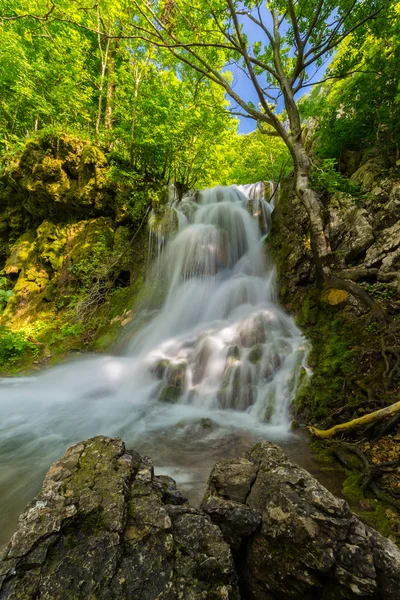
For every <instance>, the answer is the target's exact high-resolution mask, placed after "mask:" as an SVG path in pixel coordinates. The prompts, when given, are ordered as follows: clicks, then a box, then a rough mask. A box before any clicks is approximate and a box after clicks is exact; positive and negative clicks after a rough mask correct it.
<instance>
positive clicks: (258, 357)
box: [247, 344, 264, 365]
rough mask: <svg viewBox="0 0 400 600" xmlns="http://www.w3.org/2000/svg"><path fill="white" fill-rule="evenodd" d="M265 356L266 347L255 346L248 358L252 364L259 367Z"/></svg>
mask: <svg viewBox="0 0 400 600" xmlns="http://www.w3.org/2000/svg"><path fill="white" fill-rule="evenodd" d="M263 356H264V346H263V345H262V344H257V345H256V346H253V348H252V349H251V350H250V352H249V353H248V355H247V358H248V360H249V361H250V362H251V363H253V364H255V365H258V364H260V362H261V361H262V358H263Z"/></svg>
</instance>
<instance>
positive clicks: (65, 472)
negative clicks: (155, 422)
mask: <svg viewBox="0 0 400 600" xmlns="http://www.w3.org/2000/svg"><path fill="white" fill-rule="evenodd" d="M36 597H40V598H43V599H44V600H45V599H47V600H50V599H51V600H54V599H55V598H57V599H59V600H63V599H65V600H67V599H68V600H70V599H71V598H76V599H80V600H93V598H98V599H109V598H118V599H119V600H123V599H124V598H126V599H127V600H128V599H132V598H138V597H141V598H143V599H146V600H156V599H157V600H172V599H176V600H178V599H180V600H189V599H190V600H203V599H209V600H238V599H239V593H238V588H237V583H236V574H235V569H234V564H233V559H232V555H231V551H230V548H229V546H228V544H227V543H226V542H225V541H224V540H223V537H222V534H221V532H220V530H219V529H218V527H217V526H216V525H214V524H212V522H211V520H210V519H209V517H208V516H206V515H205V514H202V513H201V512H200V511H198V510H195V509H194V508H191V507H190V506H189V504H188V502H187V501H186V499H185V498H184V497H183V496H182V495H181V494H180V492H179V491H178V490H177V489H176V486H175V482H174V481H173V480H172V479H170V478H169V477H165V476H163V477H162V476H161V477H155V476H154V473H153V466H152V463H151V460H150V459H149V458H147V457H144V458H142V457H140V456H139V455H138V454H137V453H136V452H134V451H128V450H127V449H126V448H125V445H124V443H123V442H122V441H121V440H119V439H111V438H106V437H103V436H99V437H97V438H92V439H89V440H87V441H85V442H82V443H79V444H76V445H75V446H72V447H71V448H69V449H68V450H67V451H66V453H65V454H64V456H63V457H62V458H61V459H60V460H59V461H57V462H56V463H55V464H54V465H53V466H52V467H51V468H50V470H49V471H48V473H47V476H46V478H45V481H44V483H43V488H42V491H41V492H40V494H39V495H38V496H37V497H36V498H35V499H34V501H33V502H32V503H31V504H30V505H29V506H28V507H27V509H26V511H25V512H24V514H23V515H22V516H21V518H20V520H19V525H18V528H17V531H16V533H15V534H14V536H13V537H12V539H11V541H10V543H9V545H8V547H7V548H6V550H5V552H4V554H3V556H2V560H1V562H0V598H1V599H2V600H3V599H4V600H5V599H8V598H10V599H11V598H26V599H33V598H36Z"/></svg>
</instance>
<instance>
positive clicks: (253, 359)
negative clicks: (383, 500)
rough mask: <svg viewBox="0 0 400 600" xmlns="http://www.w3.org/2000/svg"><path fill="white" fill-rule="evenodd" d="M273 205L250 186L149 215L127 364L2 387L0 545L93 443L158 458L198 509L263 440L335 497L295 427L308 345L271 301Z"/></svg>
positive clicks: (331, 478) (88, 364) (79, 362)
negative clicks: (150, 257)
mask: <svg viewBox="0 0 400 600" xmlns="http://www.w3.org/2000/svg"><path fill="white" fill-rule="evenodd" d="M266 195H267V198H266ZM269 197H271V191H270V190H268V189H267V190H265V187H264V185H262V184H254V185H248V186H237V187H236V186H232V187H229V188H213V189H209V190H204V191H203V192H197V193H189V194H188V195H186V196H185V197H184V198H183V200H182V201H181V202H179V203H176V202H172V203H171V205H170V206H169V207H168V210H167V212H166V216H165V217H164V218H163V219H162V220H161V222H157V220H156V219H155V216H154V215H153V216H152V217H151V219H150V228H151V232H152V233H151V239H150V244H151V251H152V253H153V254H156V259H155V261H154V264H153V265H152V266H151V268H150V269H149V276H148V284H147V291H146V294H147V295H146V300H145V301H144V302H143V311H142V312H145V313H146V319H147V324H146V325H145V326H143V327H142V328H141V329H140V330H139V332H137V333H135V334H132V339H131V341H130V343H129V347H128V349H127V351H126V352H125V354H124V355H123V356H104V355H102V356H99V355H97V356H94V355H91V356H85V357H79V358H78V359H75V360H73V361H71V362H68V363H66V364H63V365H61V366H58V367H56V368H53V369H50V370H48V371H45V372H43V373H41V374H40V375H38V376H35V377H26V378H15V379H3V380H1V381H0V407H1V423H0V547H1V546H2V545H4V544H5V543H6V542H7V541H8V539H9V536H10V534H11V533H12V531H13V530H14V528H15V525H16V521H17V518H18V515H19V514H20V513H21V511H22V510H23V508H24V507H25V505H26V504H27V503H28V502H29V501H30V500H31V499H32V498H33V496H34V494H35V493H37V492H38V490H39V489H40V486H41V482H42V479H43V476H44V474H45V473H46V471H47V469H48V467H49V466H50V464H51V463H52V462H53V461H55V460H56V459H58V458H59V457H60V456H61V454H62V453H63V452H64V451H65V449H66V447H67V446H69V445H71V444H73V443H75V442H77V441H80V440H83V439H86V438H88V437H91V436H94V435H97V434H103V435H109V436H120V437H122V439H124V441H125V442H126V443H127V445H128V446H129V447H134V448H135V450H137V451H138V452H139V453H141V454H148V455H149V456H151V457H152V458H153V461H154V464H155V469H156V472H157V473H163V474H167V475H170V476H172V477H173V478H174V479H175V480H176V481H177V483H178V486H179V487H180V489H181V490H182V491H183V492H184V493H185V494H186V495H187V497H188V498H189V499H190V500H191V501H192V502H193V503H194V504H196V505H198V504H199V503H200V500H201V497H202V494H203V492H204V489H205V485H206V480H207V477H208V475H209V473H210V470H211V468H212V466H213V465H214V463H215V462H216V461H217V460H219V459H227V458H234V457H236V456H238V455H240V454H242V453H243V452H244V451H246V450H248V449H249V448H250V447H251V446H252V445H253V444H254V443H255V442H257V441H259V440H263V439H269V440H271V441H273V442H277V443H279V445H280V446H282V447H283V448H284V449H285V451H286V452H287V454H288V455H289V456H290V457H291V458H293V459H294V460H295V461H296V462H297V463H299V464H301V465H302V466H304V467H305V468H307V469H308V470H309V471H310V472H311V473H312V474H314V475H315V476H317V478H318V479H319V480H320V481H321V482H322V483H324V484H325V485H327V487H329V489H331V491H333V492H334V493H336V494H338V493H339V492H340V484H341V477H340V474H338V473H334V472H333V473H332V472H326V471H324V469H323V468H321V465H319V463H318V462H317V461H315V459H313V458H312V456H311V454H310V451H309V449H308V440H307V437H306V436H305V435H303V434H301V433H295V432H292V431H291V429H290V404H291V402H292V401H293V398H294V396H295V393H296V389H297V387H298V385H299V382H300V379H301V377H302V376H305V375H306V374H307V373H309V369H308V367H307V351H308V343H307V340H306V339H305V338H304V336H303V335H302V333H301V331H300V330H299V329H298V328H297V326H296V324H295V322H294V320H293V319H292V318H291V317H290V316H289V315H288V314H286V313H285V311H284V310H282V308H281V307H280V306H279V303H278V301H277V292H276V274H275V268H274V265H273V263H272V261H271V259H270V258H269V257H268V256H267V253H266V247H265V240H266V236H267V235H268V229H269V224H270V216H271V212H272V210H273V202H268V198H269ZM165 219H167V221H168V219H169V221H168V222H167V225H168V226H167V227H166V226H165V224H166V221H165ZM171 223H172V224H173V223H175V224H176V226H177V227H175V229H177V231H176V232H175V233H172V234H170V235H168V234H167V233H166V231H168V232H169V231H171V230H173V229H174V227H172V226H171ZM157 303H158V305H157ZM150 306H152V307H154V306H155V307H156V308H154V309H153V310H150V309H149V307H150ZM138 312H140V311H139V310H138Z"/></svg>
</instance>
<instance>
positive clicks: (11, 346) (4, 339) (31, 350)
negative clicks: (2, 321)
mask: <svg viewBox="0 0 400 600" xmlns="http://www.w3.org/2000/svg"><path fill="white" fill-rule="evenodd" d="M25 353H28V354H29V355H30V356H36V355H37V354H38V348H37V346H35V344H34V343H32V342H31V341H29V340H28V339H27V338H26V335H25V333H24V332H22V331H12V330H11V329H8V328H6V327H0V364H2V365H7V364H13V363H16V362H17V361H18V360H20V359H21V358H22V357H23V356H24V355H25Z"/></svg>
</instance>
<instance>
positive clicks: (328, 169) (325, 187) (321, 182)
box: [311, 158, 359, 195]
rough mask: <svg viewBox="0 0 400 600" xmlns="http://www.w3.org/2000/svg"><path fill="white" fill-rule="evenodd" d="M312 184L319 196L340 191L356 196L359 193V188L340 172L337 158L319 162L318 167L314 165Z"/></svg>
mask: <svg viewBox="0 0 400 600" xmlns="http://www.w3.org/2000/svg"><path fill="white" fill-rule="evenodd" d="M311 183H312V186H313V189H314V190H315V191H317V192H318V193H319V194H325V193H328V194H333V193H334V192H338V191H339V192H346V193H348V194H353V195H356V194H357V193H358V192H359V186H358V185H357V184H356V183H355V182H354V181H352V180H351V179H348V178H347V177H344V176H343V175H342V174H341V173H340V172H339V171H338V169H337V160H336V159H335V158H325V159H323V160H321V161H319V164H318V165H317V164H315V165H313V168H312V171H311Z"/></svg>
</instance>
